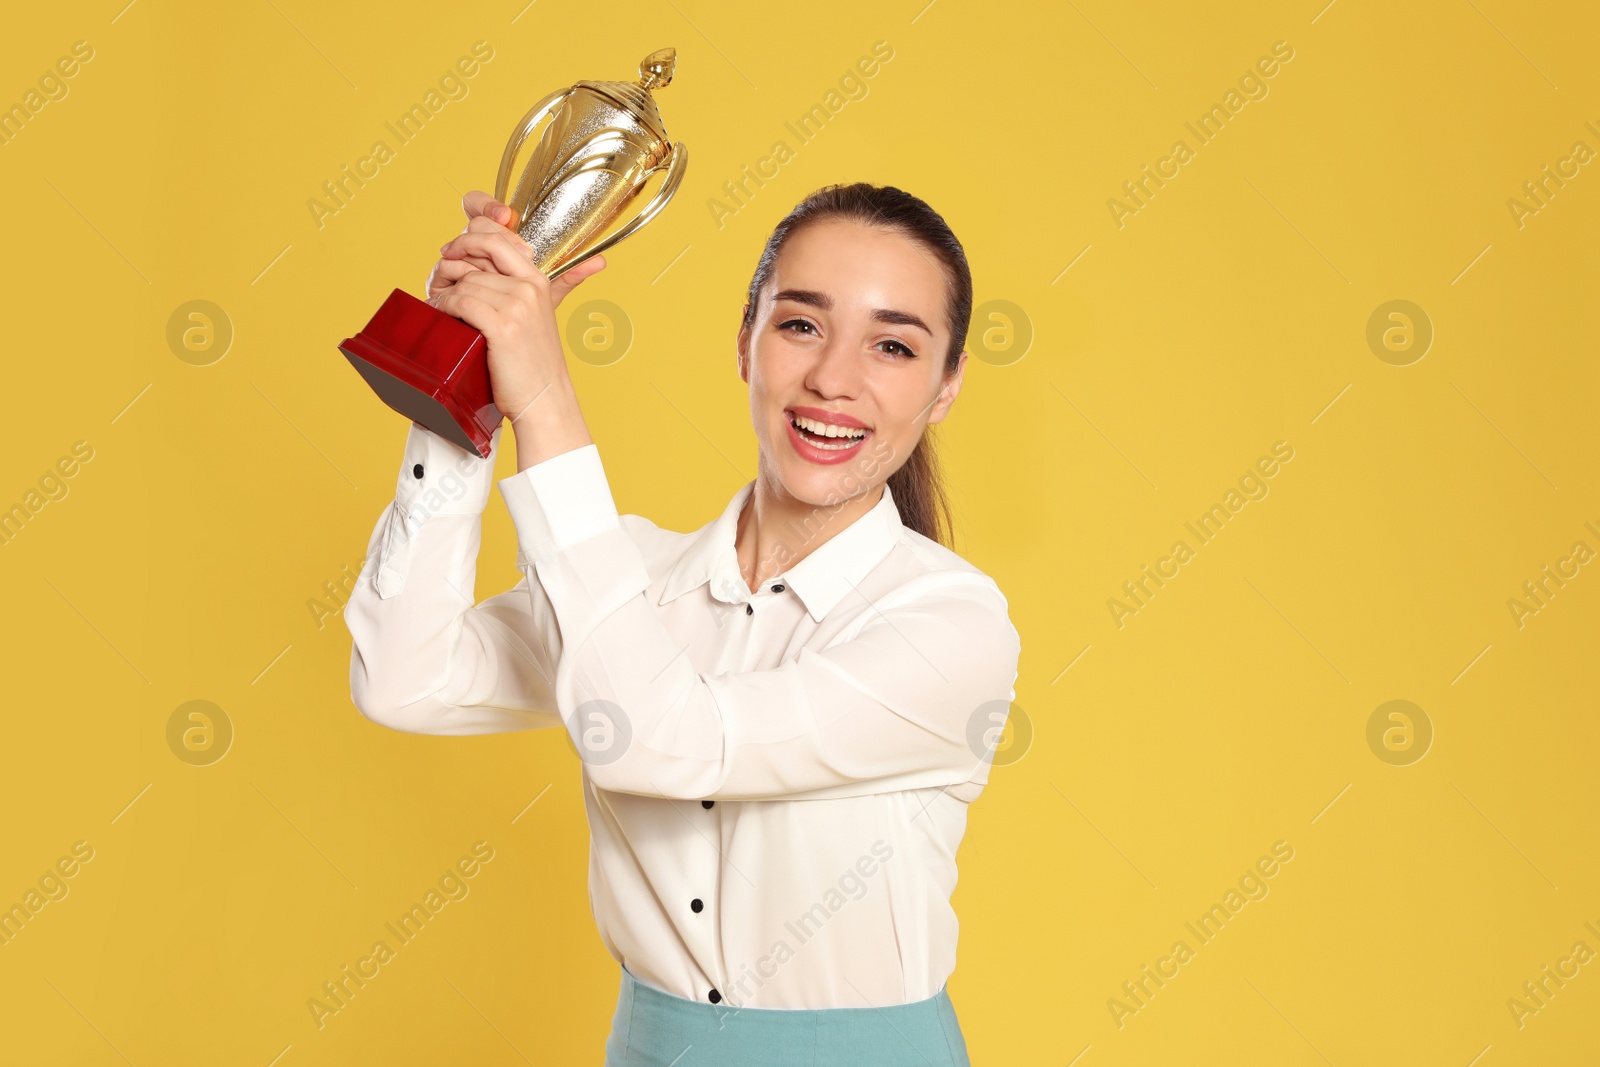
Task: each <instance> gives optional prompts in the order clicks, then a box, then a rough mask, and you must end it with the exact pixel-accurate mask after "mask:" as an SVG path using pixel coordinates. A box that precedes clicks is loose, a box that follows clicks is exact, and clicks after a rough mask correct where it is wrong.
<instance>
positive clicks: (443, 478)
mask: <svg viewBox="0 0 1600 1067" xmlns="http://www.w3.org/2000/svg"><path fill="white" fill-rule="evenodd" d="M504 429H505V424H504V423H501V424H500V425H499V426H496V427H495V428H494V432H493V433H491V434H490V435H489V449H490V450H489V455H488V456H487V457H484V456H480V455H478V454H477V453H476V452H468V451H466V450H465V449H463V448H461V447H459V446H458V445H456V444H455V443H454V442H451V441H447V440H445V439H444V438H443V437H440V436H439V435H438V434H436V433H434V432H433V431H432V430H428V429H424V428H423V426H422V425H421V424H420V423H416V422H413V423H412V424H411V433H410V434H409V435H408V436H407V437H406V450H405V460H404V462H402V463H401V465H400V476H399V478H398V479H397V480H396V484H395V491H394V499H395V503H396V504H398V505H399V510H400V512H401V513H402V514H404V515H409V516H411V517H412V518H413V521H416V522H420V521H422V520H423V519H426V518H428V517H430V516H433V515H481V514H483V509H484V508H485V507H487V506H488V504H489V491H490V489H492V488H493V486H494V458H495V455H496V450H497V447H498V446H499V444H500V434H501V432H502V431H503V430H504Z"/></svg>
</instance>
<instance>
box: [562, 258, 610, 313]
mask: <svg viewBox="0 0 1600 1067" xmlns="http://www.w3.org/2000/svg"><path fill="white" fill-rule="evenodd" d="M605 267H606V257H605V256H602V255H598V254H597V255H593V256H590V257H589V258H588V259H586V260H584V261H583V262H581V263H575V264H573V266H572V267H571V268H570V269H569V270H568V271H567V272H566V273H565V274H563V275H562V276H561V277H559V278H557V279H556V280H555V281H553V282H551V283H550V306H551V307H555V306H556V305H557V304H559V303H561V301H562V300H563V299H565V297H566V295H567V294H568V293H570V292H572V290H574V289H576V288H577V287H578V285H579V283H581V282H582V281H583V280H584V279H585V278H590V277H593V276H594V275H596V274H598V273H600V272H601V271H602V270H605Z"/></svg>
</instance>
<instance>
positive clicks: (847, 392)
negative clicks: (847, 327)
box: [806, 338, 861, 397]
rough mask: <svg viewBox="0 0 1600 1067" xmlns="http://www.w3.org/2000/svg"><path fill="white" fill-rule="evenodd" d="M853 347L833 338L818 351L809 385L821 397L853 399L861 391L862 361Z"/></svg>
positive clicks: (808, 377) (809, 377)
mask: <svg viewBox="0 0 1600 1067" xmlns="http://www.w3.org/2000/svg"><path fill="white" fill-rule="evenodd" d="M857 355H858V354H857V353H856V351H855V349H854V347H853V346H852V345H850V344H849V343H847V342H843V341H841V340H839V339H837V338H831V339H829V340H828V341H827V342H826V343H824V344H823V345H822V347H821V348H819V349H818V350H817V358H816V362H814V363H813V364H812V365H811V373H810V374H809V375H807V376H806V379H807V384H808V385H810V386H811V388H812V390H813V391H815V392H816V393H818V394H819V395H821V396H829V397H833V396H849V397H853V396H855V395H856V393H857V392H858V391H859V390H860V378H861V361H860V360H859V359H858V358H857Z"/></svg>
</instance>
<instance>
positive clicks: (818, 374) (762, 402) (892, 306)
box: [738, 219, 967, 506]
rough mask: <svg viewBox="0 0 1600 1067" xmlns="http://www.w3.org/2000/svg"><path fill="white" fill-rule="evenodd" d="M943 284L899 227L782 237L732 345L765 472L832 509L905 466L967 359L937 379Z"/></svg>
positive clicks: (813, 226) (939, 272) (957, 384)
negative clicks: (750, 316)
mask: <svg viewBox="0 0 1600 1067" xmlns="http://www.w3.org/2000/svg"><path fill="white" fill-rule="evenodd" d="M945 284H946V283H945V273H944V268H943V266H942V265H941V264H940V262H939V260H938V259H936V258H935V257H934V255H933V253H932V252H930V251H928V250H927V249H926V248H925V247H924V246H923V245H922V244H921V243H920V242H917V241H915V240H913V239H911V238H909V237H906V236H904V235H903V234H901V233H899V232H897V231H894V230H889V229H885V228H883V227H879V226H867V225H863V224H861V223H858V222H854V221H847V220H843V219H825V220H822V221H819V222H814V223H810V224H808V225H806V226H804V227H802V228H801V229H800V230H798V231H796V232H794V233H792V234H790V236H789V239H788V240H787V241H786V242H785V243H784V246H783V251H782V252H780V253H779V254H778V259H777V262H776V264H775V265H774V267H773V270H772V273H771V276H770V277H769V278H768V280H767V284H766V287H765V288H764V289H763V291H762V292H761V293H759V294H758V299H757V311H756V315H755V317H754V319H753V320H752V321H751V323H750V324H749V326H747V327H744V328H742V329H741V330H740V331H739V339H738V352H739V377H740V378H742V379H744V381H745V382H747V383H748V384H749V386H750V417H751V421H752V423H753V424H754V426H755V431H756V439H757V442H758V444H759V446H760V449H761V471H762V475H763V477H766V478H776V479H777V480H778V481H780V482H781V483H782V485H783V488H784V489H785V490H787V492H788V493H789V494H790V495H792V496H794V497H796V498H798V499H800V500H803V501H805V502H807V503H810V504H816V505H820V506H830V505H837V504H839V503H841V502H843V501H844V500H845V499H847V498H850V497H855V496H859V495H861V494H863V493H865V492H867V491H869V490H871V489H873V488H875V487H876V486H878V485H880V484H881V483H883V482H885V481H887V480H888V478H889V475H891V474H893V473H894V472H895V471H896V470H897V469H899V467H900V466H901V465H902V464H904V463H905V461H906V460H907V459H908V458H910V456H911V452H912V449H914V448H915V447H916V445H917V441H918V440H919V439H920V438H921V436H922V431H923V427H925V426H927V424H928V423H930V422H939V421H941V420H942V419H943V418H944V417H945V414H946V413H947V412H948V411H949V410H950V405H951V404H952V403H953V402H954V401H955V398H956V394H957V393H958V392H960V390H961V375H962V373H963V371H964V370H965V369H966V363H967V353H966V352H962V353H961V359H960V363H959V365H958V366H957V368H956V370H955V372H954V373H953V374H951V375H950V376H949V377H946V376H945V374H944V363H945V354H946V353H947V352H948V351H949V348H950V327H949V323H948V321H947V320H946V318H945V292H946V289H945ZM797 418H799V419H801V420H802V421H801V423H800V424H799V426H797V425H796V424H795V421H794V420H795V419H797ZM818 423H824V424H831V425H830V426H829V427H828V428H826V429H824V428H823V427H819V426H818V425H817V424H818ZM818 429H823V430H824V433H827V434H828V435H829V436H825V437H824V436H820V435H818V434H815V433H813V432H812V431H815V430H818ZM839 435H848V436H839Z"/></svg>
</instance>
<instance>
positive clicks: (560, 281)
mask: <svg viewBox="0 0 1600 1067" xmlns="http://www.w3.org/2000/svg"><path fill="white" fill-rule="evenodd" d="M461 210H462V212H463V213H465V214H466V216H467V228H466V229H465V230H463V231H461V232H462V233H463V234H467V233H472V232H479V233H494V232H499V231H503V232H505V233H507V234H509V235H510V236H511V237H512V239H513V240H514V241H515V242H516V246H517V248H518V250H519V251H521V252H522V253H523V255H525V256H527V257H528V259H529V261H530V262H531V261H532V259H533V249H531V248H529V247H528V243H527V242H526V241H524V240H523V239H522V238H521V237H519V236H517V234H516V232H515V231H514V230H512V229H510V228H509V227H510V225H511V222H512V214H511V209H510V208H508V207H506V206H505V205H504V204H502V203H501V202H500V201H498V200H496V199H494V197H492V196H490V195H489V194H488V193H486V192H483V191H482V190H481V189H473V190H471V191H470V192H468V193H467V195H466V196H464V197H462V198H461ZM491 224H494V225H491ZM449 247H450V245H445V249H448V248H449ZM604 267H605V257H604V256H591V257H590V258H589V259H586V260H584V261H583V262H582V263H580V264H578V265H577V266H575V267H573V268H572V269H571V270H569V271H567V272H566V273H565V274H563V275H562V276H561V277H559V278H557V279H556V280H555V281H554V282H551V283H550V298H551V306H552V307H554V306H557V305H559V304H560V303H561V301H562V300H564V299H565V298H566V295H567V294H568V293H570V292H572V290H574V289H576V288H577V287H578V283H579V282H581V281H583V280H584V279H585V278H587V277H589V276H590V275H591V274H593V273H595V272H596V271H598V270H601V269H603V268H604ZM494 269H495V267H494V264H493V263H492V262H491V261H489V260H488V259H487V258H486V257H483V256H478V255H471V254H459V255H455V256H448V255H447V256H445V257H444V258H441V259H440V260H439V262H437V263H435V264H434V266H433V270H432V272H431V273H429V275H428V282H427V290H428V297H429V299H430V302H431V300H432V298H433V297H435V296H437V295H438V294H440V293H442V292H444V291H445V290H446V289H448V288H450V287H451V286H453V285H454V284H456V282H458V281H460V280H461V279H462V278H464V277H466V276H467V275H468V274H469V273H471V272H472V271H474V270H494Z"/></svg>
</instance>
